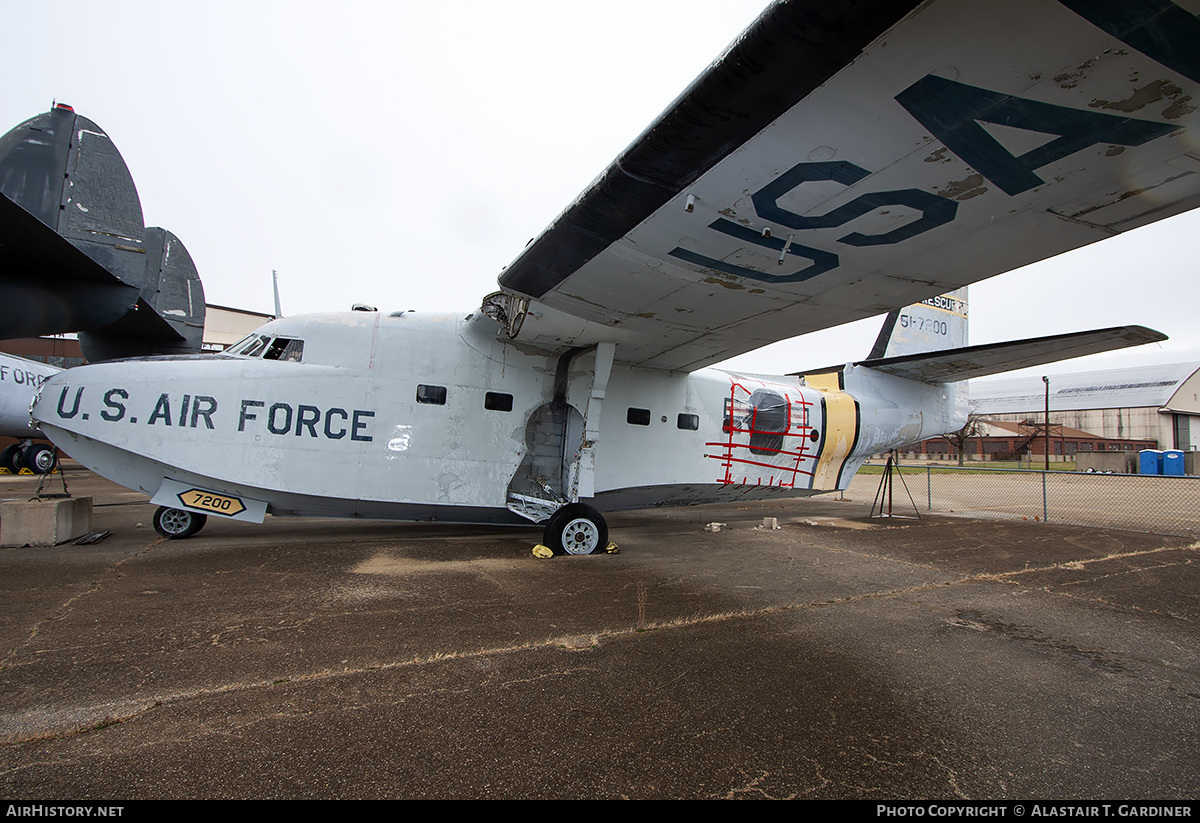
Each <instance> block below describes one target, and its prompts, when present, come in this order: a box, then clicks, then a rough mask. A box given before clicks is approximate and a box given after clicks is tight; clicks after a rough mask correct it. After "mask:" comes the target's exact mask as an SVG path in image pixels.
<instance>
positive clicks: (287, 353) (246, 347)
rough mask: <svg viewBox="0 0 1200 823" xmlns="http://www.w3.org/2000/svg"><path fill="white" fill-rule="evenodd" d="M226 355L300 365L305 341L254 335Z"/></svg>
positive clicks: (234, 346)
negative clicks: (282, 361)
mask: <svg viewBox="0 0 1200 823" xmlns="http://www.w3.org/2000/svg"><path fill="white" fill-rule="evenodd" d="M226 353H227V354H236V355H240V356H242V357H261V358H263V359H264V360H284V361H289V362H292V363H299V362H300V359H301V357H302V356H303V354H304V341H303V340H297V339H295V338H291V337H276V338H275V339H273V340H272V339H271V338H270V337H268V336H267V335H265V334H252V335H250V336H249V337H247V338H246V339H244V340H240V341H238V342H237V343H234V344H233V345H232V346H230V347H229V348H228V350H227V351H226Z"/></svg>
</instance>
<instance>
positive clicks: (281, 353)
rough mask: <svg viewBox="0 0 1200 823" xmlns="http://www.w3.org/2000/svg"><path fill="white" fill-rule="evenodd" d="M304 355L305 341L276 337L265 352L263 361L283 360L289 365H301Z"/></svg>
mask: <svg viewBox="0 0 1200 823" xmlns="http://www.w3.org/2000/svg"><path fill="white" fill-rule="evenodd" d="M303 354H304V341H303V340H293V339H291V338H287V337H276V338H275V339H274V340H272V341H271V345H269V346H267V350H266V351H265V352H263V360H283V361H286V362H289V363H299V362H300V358H301V356H302V355H303Z"/></svg>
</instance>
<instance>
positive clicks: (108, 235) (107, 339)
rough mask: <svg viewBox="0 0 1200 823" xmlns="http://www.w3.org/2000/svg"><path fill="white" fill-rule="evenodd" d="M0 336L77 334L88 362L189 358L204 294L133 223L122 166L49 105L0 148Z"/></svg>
mask: <svg viewBox="0 0 1200 823" xmlns="http://www.w3.org/2000/svg"><path fill="white" fill-rule="evenodd" d="M0 195H3V197H2V198H0V264H2V265H0V335H3V336H4V337H10V338H11V337H33V336H37V335H41V334H56V333H59V332H80V333H81V336H80V345H81V346H83V349H84V355H85V356H86V357H87V358H88V359H89V360H104V359H109V358H113V357H128V356H131V355H140V354H175V353H181V354H182V353H188V352H195V351H199V350H200V343H201V338H202V336H203V330H204V308H205V307H204V290H203V287H202V285H201V283H200V277H199V275H198V274H197V272H196V266H195V264H194V263H193V262H192V258H191V256H190V255H188V253H187V250H186V249H184V247H183V244H182V243H180V242H179V238H177V237H175V235H173V234H171V232H169V231H166V230H164V229H160V228H155V227H149V228H147V227H146V226H145V225H144V223H143V217H142V205H141V200H140V199H139V198H138V194H137V188H136V187H135V186H134V184H133V176H132V175H131V174H130V173H129V168H128V166H126V164H125V161H124V159H123V158H122V157H121V154H120V152H119V151H117V148H116V146H115V145H114V144H113V142H112V140H111V139H110V138H109V136H108V135H107V134H105V133H104V131H103V130H101V129H100V127H99V126H97V125H96V124H95V123H94V122H92V121H91V120H88V119H87V118H86V117H83V116H81V115H78V114H76V113H75V111H74V109H72V108H71V107H70V106H66V105H63V104H56V105H55V106H54V108H52V109H51V110H50V111H49V112H46V113H43V114H40V115H38V116H37V117H33V118H31V119H29V120H27V121H25V122H24V123H21V124H20V125H18V126H16V127H15V128H13V129H11V130H10V131H9V132H7V133H6V134H4V135H2V136H0Z"/></svg>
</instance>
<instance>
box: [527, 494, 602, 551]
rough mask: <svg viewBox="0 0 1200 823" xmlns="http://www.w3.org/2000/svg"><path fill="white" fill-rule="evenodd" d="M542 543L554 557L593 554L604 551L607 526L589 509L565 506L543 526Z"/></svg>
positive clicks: (575, 505)
mask: <svg viewBox="0 0 1200 823" xmlns="http://www.w3.org/2000/svg"><path fill="white" fill-rule="evenodd" d="M542 540H543V542H544V543H545V544H546V545H547V546H549V547H550V550H551V551H553V552H554V553H555V554H594V553H596V552H600V551H604V550H605V549H606V548H607V547H608V524H607V523H606V522H604V516H603V515H602V514H600V512H598V511H596V510H595V509H593V508H592V507H591V506H588V505H585V504H583V503H568V504H567V505H566V506H563V507H562V508H561V509H559V510H558V511H556V512H555V513H554V514H553V516H551V518H550V519H549V520H548V521H547V522H546V530H545V533H544V534H543V536H542Z"/></svg>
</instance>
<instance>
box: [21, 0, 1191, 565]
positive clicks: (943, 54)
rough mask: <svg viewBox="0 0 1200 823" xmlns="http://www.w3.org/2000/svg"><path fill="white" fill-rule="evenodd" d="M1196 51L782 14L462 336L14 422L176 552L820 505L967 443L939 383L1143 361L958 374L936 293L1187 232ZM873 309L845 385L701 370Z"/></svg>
mask: <svg viewBox="0 0 1200 823" xmlns="http://www.w3.org/2000/svg"><path fill="white" fill-rule="evenodd" d="M1197 43H1200V25H1198V23H1197V19H1196V17H1195V16H1194V15H1193V14H1192V13H1190V12H1188V11H1185V10H1184V9H1182V8H1181V7H1179V6H1176V5H1175V4H1173V3H1170V2H1165V0H1120V2H1116V0H1061V1H1057V0H1013V2H1007V3H995V2H990V0H933V1H932V2H885V1H884V0H874V1H865V2H841V3H836V2H834V3H831V2H828V1H827V0H825V1H823V2H812V1H811V0H805V2H783V3H778V4H775V5H772V6H771V7H770V8H768V9H767V10H766V11H765V12H764V13H763V15H762V16H761V17H760V18H759V19H758V20H757V21H756V22H754V23H753V24H752V25H751V27H750V28H749V29H748V30H747V31H746V32H745V33H744V34H742V35H741V36H740V37H739V38H738V39H737V40H736V41H735V42H734V43H733V44H732V45H731V46H730V47H729V49H728V50H727V51H726V52H725V53H724V54H723V55H721V57H720V58H719V59H718V60H717V61H716V62H715V63H714V64H713V65H712V66H711V67H710V68H709V69H708V70H707V71H705V72H704V74H703V75H701V76H700V77H699V78H698V79H697V80H696V81H695V82H694V83H693V84H692V85H691V86H690V87H689V88H688V89H687V90H686V91H685V92H684V93H683V95H682V96H680V97H679V98H678V99H677V100H676V101H675V102H674V103H673V104H671V106H670V107H669V108H668V109H667V110H666V111H665V112H664V113H663V114H662V115H660V117H659V118H658V119H657V120H656V121H655V122H654V123H653V124H651V125H650V127H649V128H648V129H647V130H646V131H645V132H644V133H643V134H642V135H641V136H640V137H638V138H637V139H636V140H635V141H634V142H633V144H632V145H630V146H629V148H628V149H626V150H625V151H624V153H622V155H621V156H620V157H619V158H617V160H616V161H615V162H614V163H613V164H612V165H611V166H610V167H609V168H608V169H607V170H605V171H604V172H603V173H602V174H601V175H600V176H599V177H598V178H597V179H596V181H595V182H594V183H593V184H592V185H591V186H590V187H589V188H588V189H587V190H586V191H585V192H584V193H583V194H582V195H580V196H579V198H578V199H577V200H575V202H574V203H572V204H571V205H570V206H569V207H568V208H567V209H566V211H564V212H563V213H562V215H560V216H559V218H558V219H557V220H555V221H554V222H553V223H552V224H551V225H550V226H549V227H548V228H547V229H546V230H545V231H544V232H543V233H542V234H541V235H540V236H539V237H538V238H537V239H536V240H535V241H533V242H532V243H530V244H529V245H528V246H527V247H526V248H525V249H524V251H523V252H522V253H521V254H520V255H519V256H518V257H517V258H516V260H514V261H513V262H512V264H511V265H510V266H509V267H508V268H507V269H506V270H504V272H503V273H502V274H501V275H500V277H499V286H500V288H499V291H497V292H496V293H494V294H491V295H489V296H487V297H486V298H484V299H483V301H482V305H481V307H479V308H478V309H476V310H475V311H472V312H470V313H469V314H468V313H465V312H464V313H459V314H447V315H422V314H418V313H412V312H396V313H393V314H387V313H382V312H378V311H367V312H362V311H360V312H349V313H346V314H337V315H333V314H331V315H315V316H307V317H287V318H283V319H280V320H277V321H274V322H272V323H269V324H267V325H266V326H264V327H263V328H261V329H260V330H259V331H257V332H256V333H254V334H253V335H251V336H250V337H248V338H247V339H246V340H244V341H243V342H241V343H240V344H238V345H236V346H234V347H233V348H232V349H230V350H229V351H228V352H227V353H225V354H223V355H216V356H191V357H187V356H185V357H158V358H149V359H143V360H133V361H123V362H113V363H105V364H99V365H92V366H85V367H82V368H77V369H72V370H69V371H67V372H64V373H62V374H60V375H57V376H56V377H54V378H51V379H50V380H49V381H48V382H47V383H46V384H45V385H44V386H43V389H42V392H41V396H40V399H38V400H37V401H36V403H35V405H34V408H33V416H34V418H35V419H36V420H37V421H38V422H39V423H40V425H41V427H42V430H43V431H45V432H46V433H47V434H48V435H49V436H50V438H51V439H52V440H54V442H56V443H57V444H58V445H60V446H61V447H62V448H63V449H64V450H65V451H67V452H68V453H69V454H71V455H72V456H73V457H75V458H76V459H77V460H79V461H80V462H81V463H83V464H84V465H86V466H88V467H90V468H92V469H94V470H95V471H97V472H99V473H100V474H102V475H105V476H106V477H109V478H111V479H113V480H115V481H117V482H119V483H122V484H124V485H126V486H129V487H131V488H136V489H140V490H142V491H145V492H146V493H148V494H150V495H152V496H153V498H152V500H153V502H155V503H157V504H159V505H160V506H161V507H162V508H161V509H160V510H159V513H158V514H157V515H156V518H155V520H156V526H157V527H158V529H159V530H160V531H162V532H164V533H167V534H169V535H170V536H173V537H184V536H188V535H190V534H193V533H195V532H196V531H197V530H198V529H199V528H200V526H201V524H202V523H203V522H204V517H205V515H220V516H223V517H231V518H234V519H238V520H250V521H261V520H262V519H263V517H264V515H265V514H266V513H268V512H270V513H272V514H279V515H285V514H290V515H328V516H353V517H369V518H399V519H406V520H440V521H450V522H464V523H510V524H520V523H528V522H536V523H545V524H546V542H547V545H549V546H550V547H551V548H553V549H555V550H556V551H559V552H568V553H579V554H582V553H587V552H591V551H594V550H597V549H603V548H604V546H605V545H606V542H607V526H606V525H605V520H604V517H603V515H602V514H601V513H600V512H601V511H613V510H618V509H628V508H635V507H645V506H657V505H683V504H690V503H703V502H710V501H728V500H739V499H749V500H758V499H770V498H775V497H780V496H792V495H799V496H803V495H811V494H816V493H818V492H824V491H831V490H835V489H841V488H845V487H846V486H847V485H848V484H849V482H850V479H851V477H852V476H853V474H854V472H855V471H856V470H857V469H858V467H859V466H860V465H861V464H862V462H863V461H864V459H865V458H866V457H867V456H868V455H870V454H874V453H877V452H881V451H883V450H886V449H890V448H895V447H899V446H902V445H904V444H907V443H913V442H916V441H919V440H921V439H924V438H928V437H931V436H934V435H938V434H941V433H946V432H952V431H955V430H957V429H959V428H961V426H962V425H963V424H964V421H965V418H966V410H967V409H966V395H965V391H964V390H963V388H962V383H961V382H960V381H963V380H965V379H967V378H972V377H977V376H982V375H986V374H992V373H997V372H1000V371H1004V370H1007V369H1011V368H1021V367H1025V366H1029V365H1036V364H1040V363H1045V362H1049V361H1052V360H1056V359H1061V358H1063V357H1069V356H1076V355H1080V354H1087V353H1091V352H1095V351H1101V350H1105V349H1109V348H1114V347H1117V346H1121V345H1132V344H1136V343H1142V342H1149V341H1153V340H1160V339H1163V337H1162V335H1160V334H1158V333H1157V332H1152V331H1149V330H1147V329H1142V328H1140V327H1124V328H1117V329H1107V330H1103V331H1097V332H1084V333H1078V334H1070V335H1060V336H1057V337H1050V338H1040V339H1036V340H1027V341H1021V342H1015V343H1006V344H999V345H992V346H974V347H965V344H966V340H965V336H966V301H965V292H964V291H962V288H963V287H964V286H965V285H966V284H968V283H971V282H975V281H978V280H981V279H983V278H986V277H990V276H992V275H995V274H998V273H1000V272H1003V271H1007V270H1009V269H1012V268H1015V267H1017V266H1021V265H1024V264H1027V263H1030V262H1033V261H1035V260H1038V259H1041V258H1045V257H1048V256H1051V255H1054V254H1057V253H1059V252H1063V251H1066V250H1068V249H1072V248H1076V247H1078V246H1082V245H1084V244H1087V243H1090V242H1093V241H1095V240H1100V239H1103V238H1105V237H1108V236H1111V235H1113V234H1115V233H1118V232H1121V231H1124V230H1126V229H1131V228H1136V227H1138V226H1141V225H1145V224H1147V223H1150V222H1153V221H1154V220H1158V219H1161V218H1163V217H1167V216H1169V215H1172V214H1176V213H1179V212H1182V211H1185V210H1187V209H1189V208H1191V207H1193V206H1194V205H1196V204H1197V203H1198V202H1200V136H1198V135H1200V123H1198V122H1197V114H1196V108H1197V107H1196V105H1195V103H1194V101H1200V50H1197V49H1196V44H1197ZM904 307H908V308H904ZM889 312H890V313H889ZM884 313H889V314H888V315H887V320H886V321H885V324H884V331H883V332H882V333H881V335H880V338H879V341H878V342H877V344H876V347H875V350H874V351H872V352H871V354H870V356H869V358H868V359H866V360H863V361H860V362H857V363H851V364H847V365H845V366H841V367H837V368H832V369H826V370H823V371H817V372H809V373H805V374H803V375H795V376H762V375H752V374H740V373H729V372H724V371H718V370H714V369H711V368H707V367H708V366H710V365H711V364H714V363H719V362H721V361H722V360H725V359H727V358H729V357H732V356H734V355H737V354H741V353H744V352H747V351H751V350H753V349H756V348H758V347H760V346H763V345H764V344H766V343H769V342H772V341H775V340H780V339H784V338H790V337H793V336H796V335H799V334H802V333H806V332H811V331H814V330H817V329H823V328H828V327H831V326H835V325H838V324H842V323H846V322H849V321H852V320H858V319H861V318H865V317H869V316H872V315H880V314H884Z"/></svg>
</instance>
